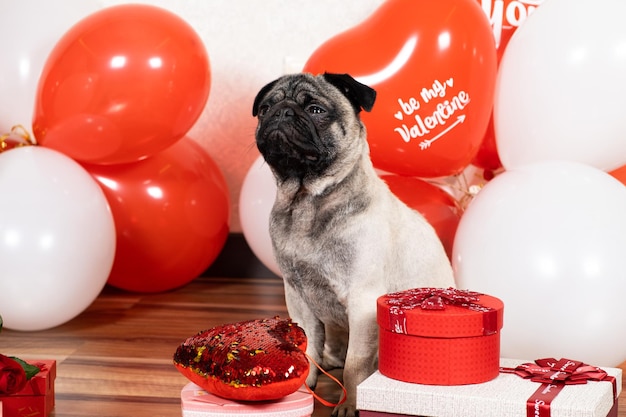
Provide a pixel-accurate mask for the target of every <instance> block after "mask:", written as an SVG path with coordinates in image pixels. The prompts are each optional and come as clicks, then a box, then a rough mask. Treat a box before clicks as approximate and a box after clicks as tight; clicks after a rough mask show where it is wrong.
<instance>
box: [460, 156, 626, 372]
mask: <svg viewBox="0 0 626 417" xmlns="http://www.w3.org/2000/svg"><path fill="white" fill-rule="evenodd" d="M625 213H626V187H624V185H623V184H621V183H620V182H619V181H617V180H616V179H614V178H612V177H611V176H610V175H608V174H606V173H604V172H602V171H600V170H598V169H596V168H593V167H590V166H587V165H583V164H580V163H576V162H567V161H545V162H541V163H535V164H531V165H528V166H524V167H520V168H516V169H513V170H510V171H506V172H504V173H503V174H501V175H500V176H498V177H496V178H495V179H493V180H492V181H491V182H489V183H487V184H486V185H485V187H484V188H483V189H482V191H480V193H478V195H477V196H476V198H475V199H474V200H473V201H472V202H471V203H470V205H469V206H468V208H467V210H466V211H465V213H464V214H463V217H462V218H461V221H460V223H459V227H458V229H457V234H456V238H455V242H454V249H453V266H454V269H455V273H456V279H457V284H458V285H459V287H460V288H464V289H471V290H474V291H479V292H483V293H486V294H489V295H493V296H495V297H498V298H500V299H501V300H502V301H503V302H504V328H503V331H502V340H501V350H502V356H503V357H510V358H519V359H537V358H542V357H556V358H559V357H567V358H570V359H576V360H581V361H583V362H586V363H590V364H594V365H597V366H617V365H619V364H620V363H622V362H623V361H624V360H625V359H626V332H625V331H624V329H626V303H624V294H626V214H625Z"/></svg>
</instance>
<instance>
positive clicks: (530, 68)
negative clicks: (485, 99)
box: [494, 0, 626, 171]
mask: <svg viewBox="0 0 626 417" xmlns="http://www.w3.org/2000/svg"><path fill="white" fill-rule="evenodd" d="M625 15H626V2H624V1H622V0H598V1H587V0H550V1H547V2H544V3H543V4H542V5H541V7H538V8H537V9H536V10H535V11H534V12H533V13H532V14H531V15H530V16H528V18H527V19H526V20H525V21H524V24H523V25H521V26H520V27H519V28H518V29H517V31H516V32H515V33H514V34H513V36H512V38H511V40H510V42H509V43H508V45H507V47H506V50H505V51H504V55H503V57H502V61H501V63H500V67H499V71H498V78H497V82H496V94H495V103H494V127H495V133H496V142H497V146H498V154H499V156H500V159H501V161H502V164H503V165H504V167H505V168H507V169H511V168H514V167H518V166H521V165H524V164H528V163H532V162H537V161H541V160H555V159H559V160H569V161H577V162H582V163H585V164H588V165H592V166H594V167H596V168H599V169H602V170H606V171H609V170H612V169H615V168H618V167H620V166H622V165H624V164H625V163H626V139H625V138H626V117H624V114H623V112H624V105H623V97H624V96H626V77H624V74H626V26H625V25H624V22H623V20H624V16H625Z"/></svg>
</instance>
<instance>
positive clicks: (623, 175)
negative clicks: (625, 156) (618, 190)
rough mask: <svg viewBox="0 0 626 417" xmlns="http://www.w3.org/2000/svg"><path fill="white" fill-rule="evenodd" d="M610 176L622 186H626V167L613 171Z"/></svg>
mask: <svg viewBox="0 0 626 417" xmlns="http://www.w3.org/2000/svg"><path fill="white" fill-rule="evenodd" d="M609 174H610V175H611V176H613V177H614V178H615V179H617V180H619V182H621V183H622V184H624V185H626V165H624V166H622V167H619V168H617V169H614V170H613V171H611V172H609Z"/></svg>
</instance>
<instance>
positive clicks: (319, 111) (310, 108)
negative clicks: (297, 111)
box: [306, 104, 326, 114]
mask: <svg viewBox="0 0 626 417" xmlns="http://www.w3.org/2000/svg"><path fill="white" fill-rule="evenodd" d="M306 111H307V112H309V113H311V114H322V113H326V109H324V108H323V107H320V106H318V105H317V104H311V105H310V106H308V107H307V108H306Z"/></svg>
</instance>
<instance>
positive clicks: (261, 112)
mask: <svg viewBox="0 0 626 417" xmlns="http://www.w3.org/2000/svg"><path fill="white" fill-rule="evenodd" d="M269 110H270V106H269V104H264V105H262V106H261V107H259V113H258V115H259V116H265V115H266V114H267V112H268V111H269Z"/></svg>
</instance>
